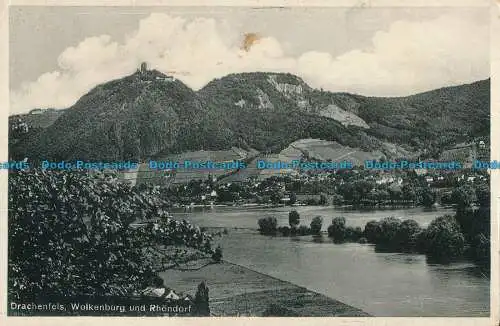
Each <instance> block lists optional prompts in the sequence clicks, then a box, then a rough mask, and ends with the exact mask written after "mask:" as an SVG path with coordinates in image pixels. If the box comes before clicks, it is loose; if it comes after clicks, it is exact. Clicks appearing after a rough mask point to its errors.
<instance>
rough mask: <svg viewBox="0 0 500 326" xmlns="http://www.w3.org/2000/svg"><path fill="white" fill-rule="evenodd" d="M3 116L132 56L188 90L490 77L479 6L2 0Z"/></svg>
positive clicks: (43, 103)
mask: <svg viewBox="0 0 500 326" xmlns="http://www.w3.org/2000/svg"><path fill="white" fill-rule="evenodd" d="M9 17H10V24H9V29H10V38H9V42H10V48H9V49H10V51H9V53H10V74H9V79H10V90H11V91H10V93H11V95H10V100H11V108H10V112H11V114H15V113H23V112H27V111H30V110H31V109H33V108H46V107H52V108H66V107H69V106H71V105H73V104H74V103H75V102H76V101H77V100H78V99H79V98H80V97H81V96H82V95H84V94H86V93H87V92H88V91H89V90H90V89H92V88H93V87H94V86H96V85H98V84H101V83H104V82H106V81H109V80H113V79H117V78H121V77H123V76H126V75H129V74H131V73H133V72H134V71H135V70H136V69H137V68H138V66H139V65H140V63H141V62H147V63H148V66H149V67H150V68H156V69H158V70H160V71H162V72H164V73H167V74H169V75H174V76H175V77H177V78H178V79H180V80H182V81H183V82H184V83H186V84H187V85H188V86H190V87H192V88H193V89H199V88H201V87H203V86H204V85H205V84H207V83H208V82H209V81H210V80H212V79H213V78H219V77H222V76H224V75H227V74H229V73H235V72H251V71H269V72H289V73H293V74H296V75H298V76H300V77H302V78H303V79H304V81H305V82H307V83H308V84H309V85H310V86H312V87H315V88H323V89H324V90H330V91H334V92H351V93H357V94H361V95H367V96H405V95H410V94H415V93H418V92H423V91H427V90H431V89H435V88H439V87H444V86H450V85H459V84H464V83H470V82H474V81H477V80H481V79H485V78H488V77H489V76H490V61H489V60H490V58H489V19H490V13H489V9H488V7H478V8H470V7H469V8H467V7H460V8H451V7H449V8H447V7H433V8H425V7H414V8H404V7H399V8H397V7H392V8H389V7H385V8H384V7H381V8H300V7H295V8H250V7H200V8H197V7H184V8H183V7H170V8H169V7H156V8H137V7H136V8H127V7H11V8H10V12H9Z"/></svg>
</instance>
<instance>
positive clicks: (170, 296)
mask: <svg viewBox="0 0 500 326" xmlns="http://www.w3.org/2000/svg"><path fill="white" fill-rule="evenodd" d="M165 299H171V300H179V299H180V296H179V295H178V294H177V293H175V292H174V290H170V292H169V293H168V294H167V295H166V296H165Z"/></svg>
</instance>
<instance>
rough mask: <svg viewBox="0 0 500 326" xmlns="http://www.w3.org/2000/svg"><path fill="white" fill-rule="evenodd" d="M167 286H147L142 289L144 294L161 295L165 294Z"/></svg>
mask: <svg viewBox="0 0 500 326" xmlns="http://www.w3.org/2000/svg"><path fill="white" fill-rule="evenodd" d="M165 292H166V289H165V288H154V287H147V288H145V289H144V290H143V291H142V295H145V296H150V297H161V296H163V295H164V294H165Z"/></svg>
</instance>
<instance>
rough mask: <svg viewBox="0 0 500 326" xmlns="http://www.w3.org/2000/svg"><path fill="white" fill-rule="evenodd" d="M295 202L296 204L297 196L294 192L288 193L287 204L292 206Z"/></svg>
mask: <svg viewBox="0 0 500 326" xmlns="http://www.w3.org/2000/svg"><path fill="white" fill-rule="evenodd" d="M296 202H297V195H296V194H295V193H294V192H292V193H290V202H289V203H290V205H293V204H295V203H296Z"/></svg>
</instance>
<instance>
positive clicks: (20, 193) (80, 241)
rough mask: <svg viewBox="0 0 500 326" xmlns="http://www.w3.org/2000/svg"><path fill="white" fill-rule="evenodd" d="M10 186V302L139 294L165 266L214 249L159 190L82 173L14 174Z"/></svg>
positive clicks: (174, 264) (104, 175) (111, 177)
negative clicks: (173, 212)
mask: <svg viewBox="0 0 500 326" xmlns="http://www.w3.org/2000/svg"><path fill="white" fill-rule="evenodd" d="M8 183H9V216H8V225H9V249H8V250H9V256H8V271H9V279H8V282H9V284H8V297H9V301H17V302H37V303H43V302H46V301H47V300H49V299H48V298H54V297H56V298H58V297H75V298H76V297H78V296H113V295H116V296H132V295H134V294H135V293H137V292H139V291H140V290H142V289H144V288H145V287H147V286H148V285H150V284H151V283H152V282H154V280H155V279H156V278H157V272H158V271H159V270H163V269H165V268H168V266H176V265H177V264H178V263H179V262H183V261H186V260H189V259H194V258H198V257H201V256H209V257H210V255H213V254H214V250H213V249H212V245H211V236H210V235H209V234H206V233H204V232H201V231H200V229H199V228H197V227H195V226H193V225H191V224H189V223H187V222H186V221H176V220H173V219H171V218H169V217H168V215H167V212H166V211H165V207H167V206H168V203H166V202H165V201H163V200H162V199H161V198H160V197H159V196H158V193H157V191H156V190H155V189H153V188H147V189H137V188H132V187H131V186H130V185H128V184H124V183H120V182H118V181H117V179H116V178H115V177H114V176H113V175H112V174H97V175H95V176H90V175H88V174H85V173H80V172H76V171H72V172H69V173H68V172H60V171H37V170H32V171H29V172H24V171H19V172H12V173H10V174H9V182H8ZM150 218H155V219H157V223H150V224H149V225H148V226H147V227H144V228H132V227H130V225H131V223H132V222H134V221H145V220H148V219H150ZM169 248H174V249H173V250H171V249H169ZM218 255H220V252H219V253H218Z"/></svg>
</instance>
